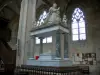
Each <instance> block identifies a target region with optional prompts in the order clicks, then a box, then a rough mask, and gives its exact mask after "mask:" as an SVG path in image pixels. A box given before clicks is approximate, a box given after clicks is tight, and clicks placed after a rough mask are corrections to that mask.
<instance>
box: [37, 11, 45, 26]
mask: <svg viewBox="0 0 100 75" xmlns="http://www.w3.org/2000/svg"><path fill="white" fill-rule="evenodd" d="M46 17H47V12H46V11H44V12H43V13H42V14H41V15H40V17H39V19H38V21H37V26H40V25H42V24H43V23H44V20H45V19H46Z"/></svg>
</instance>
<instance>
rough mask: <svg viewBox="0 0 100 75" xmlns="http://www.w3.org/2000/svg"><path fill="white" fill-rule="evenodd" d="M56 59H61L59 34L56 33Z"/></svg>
mask: <svg viewBox="0 0 100 75" xmlns="http://www.w3.org/2000/svg"><path fill="white" fill-rule="evenodd" d="M56 57H58V58H60V57H61V42H60V32H59V31H57V33H56Z"/></svg>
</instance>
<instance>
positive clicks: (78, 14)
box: [71, 8, 86, 41]
mask: <svg viewBox="0 0 100 75" xmlns="http://www.w3.org/2000/svg"><path fill="white" fill-rule="evenodd" d="M71 27H72V40H73V41H78V40H86V26H85V16H84V13H83V11H82V10H81V9H80V8H75V10H74V12H73V14H72V26H71Z"/></svg>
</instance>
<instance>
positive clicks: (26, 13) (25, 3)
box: [16, 0, 36, 66]
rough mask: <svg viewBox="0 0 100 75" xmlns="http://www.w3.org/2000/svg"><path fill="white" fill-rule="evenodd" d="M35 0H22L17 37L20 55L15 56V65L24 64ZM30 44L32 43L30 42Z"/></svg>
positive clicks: (33, 16) (33, 17) (33, 18)
mask: <svg viewBox="0 0 100 75" xmlns="http://www.w3.org/2000/svg"><path fill="white" fill-rule="evenodd" d="M35 11H36V0H22V3H21V11H20V21H19V30H18V39H19V40H20V41H19V42H20V46H19V47H20V56H16V57H17V58H16V66H18V65H22V64H26V61H27V59H28V57H27V53H28V51H29V45H30V43H31V42H29V41H30V30H31V29H32V27H33V24H32V23H33V21H35ZM31 44H32V43H31Z"/></svg>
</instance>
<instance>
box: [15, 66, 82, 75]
mask: <svg viewBox="0 0 100 75" xmlns="http://www.w3.org/2000/svg"><path fill="white" fill-rule="evenodd" d="M15 74H16V75H82V74H81V71H80V68H79V67H77V66H74V67H43V66H21V67H19V66H18V67H16V70H15Z"/></svg>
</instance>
